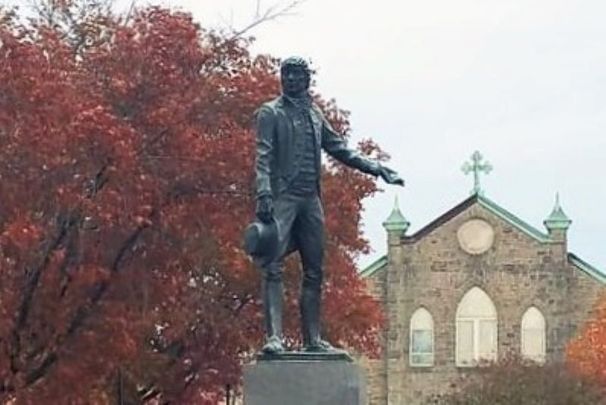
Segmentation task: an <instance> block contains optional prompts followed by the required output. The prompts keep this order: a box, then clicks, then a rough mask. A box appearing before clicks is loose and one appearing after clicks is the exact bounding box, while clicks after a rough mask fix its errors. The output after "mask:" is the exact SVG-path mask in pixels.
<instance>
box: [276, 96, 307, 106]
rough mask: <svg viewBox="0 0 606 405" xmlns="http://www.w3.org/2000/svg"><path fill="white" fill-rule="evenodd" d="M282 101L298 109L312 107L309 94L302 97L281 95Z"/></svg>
mask: <svg viewBox="0 0 606 405" xmlns="http://www.w3.org/2000/svg"><path fill="white" fill-rule="evenodd" d="M282 100H284V101H286V102H287V103H289V104H290V105H292V106H294V107H298V108H311V105H312V99H311V96H310V95H309V94H306V95H305V96H303V97H290V96H287V95H286V94H282Z"/></svg>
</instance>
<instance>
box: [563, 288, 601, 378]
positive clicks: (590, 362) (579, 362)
mask: <svg viewBox="0 0 606 405" xmlns="http://www.w3.org/2000/svg"><path fill="white" fill-rule="evenodd" d="M567 356H568V361H569V362H570V363H571V365H572V366H573V367H574V368H575V369H576V370H577V371H578V372H579V373H581V374H583V375H586V376H589V377H591V378H594V379H596V380H598V381H599V382H600V383H601V384H602V386H605V387H606V296H602V297H601V299H600V300H598V302H597V303H596V306H595V308H594V311H593V312H592V317H591V319H589V321H588V322H587V324H586V325H584V326H583V327H582V328H581V329H580V330H579V334H578V336H576V337H575V338H574V339H573V340H572V341H570V343H569V344H568V348H567Z"/></svg>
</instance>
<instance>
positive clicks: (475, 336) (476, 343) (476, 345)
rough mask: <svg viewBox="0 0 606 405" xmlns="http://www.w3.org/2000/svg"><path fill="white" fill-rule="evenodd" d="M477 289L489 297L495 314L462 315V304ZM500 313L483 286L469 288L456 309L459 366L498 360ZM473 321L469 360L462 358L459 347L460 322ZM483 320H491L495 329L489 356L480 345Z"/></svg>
mask: <svg viewBox="0 0 606 405" xmlns="http://www.w3.org/2000/svg"><path fill="white" fill-rule="evenodd" d="M474 289H477V290H478V291H479V292H481V293H482V294H483V295H484V296H485V297H486V298H487V299H488V302H490V304H491V309H492V311H491V312H493V315H490V316H485V315H477V316H469V315H463V316H461V315H460V312H461V304H462V303H463V302H464V301H465V300H466V299H467V298H468V296H469V294H470V293H471V292H472V291H473V290H474ZM498 319H499V317H498V313H497V310H496V306H495V305H494V301H493V300H492V299H491V298H490V296H489V295H488V294H487V293H486V292H485V291H484V290H482V289H481V288H479V287H472V288H471V289H469V290H468V291H467V292H466V293H465V294H464V295H463V297H462V298H461V300H460V301H459V304H458V305H457V311H456V315H455V364H456V366H457V367H465V368H468V367H478V366H479V365H481V363H482V362H483V361H486V362H494V361H497V360H498V352H499V322H498ZM464 322H465V323H471V325H472V326H471V329H472V330H471V334H472V341H471V349H472V353H471V360H470V361H469V362H467V361H466V360H463V359H461V356H460V353H459V348H460V347H461V344H460V328H461V326H460V324H461V323H464ZM483 322H490V323H491V324H492V331H493V342H492V345H491V353H490V355H489V356H486V355H484V354H483V353H481V350H480V347H481V344H480V337H481V336H480V334H481V326H480V325H481V324H482V323H483Z"/></svg>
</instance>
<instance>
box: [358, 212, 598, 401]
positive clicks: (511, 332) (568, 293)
mask: <svg viewBox="0 0 606 405" xmlns="http://www.w3.org/2000/svg"><path fill="white" fill-rule="evenodd" d="M472 218H479V219H483V220H484V221H486V222H488V223H489V224H491V225H492V227H493V229H494V234H495V235H494V244H493V247H492V248H491V249H490V250H488V251H487V252H486V253H484V254H481V255H477V256H473V255H469V254H467V253H465V252H464V251H463V250H462V249H461V248H460V246H459V243H458V241H457V238H456V233H457V229H458V228H459V226H461V225H462V224H463V223H464V222H465V221H467V220H469V219H472ZM369 282H370V284H369V285H370V288H371V292H373V294H375V295H376V296H377V297H378V298H380V299H382V301H383V302H384V305H385V311H386V315H387V318H388V329H387V331H386V337H385V342H384V343H385V350H384V355H385V359H383V360H377V361H366V362H365V363H366V366H367V370H368V375H369V398H370V404H373V405H374V404H377V405H379V404H380V405H383V404H390V405H392V404H393V405H399V404H406V405H412V404H418V403H421V400H422V398H423V397H425V396H427V395H430V394H431V393H435V392H443V391H445V390H447V389H449V387H451V384H452V383H453V382H454V381H455V380H456V379H457V376H459V375H461V374H464V373H469V372H471V373H473V372H474V370H473V369H469V368H461V367H457V366H456V365H455V316H456V310H457V305H458V303H459V301H460V300H461V298H462V297H463V296H464V294H465V293H466V292H467V291H469V290H470V289H471V288H472V287H474V286H477V287H479V288H481V289H482V290H484V291H485V292H486V293H487V294H488V295H489V296H490V298H491V299H492V301H493V303H494V305H495V307H496V310H497V315H498V356H499V357H501V356H504V355H505V354H506V353H508V352H511V353H516V354H519V353H520V340H521V336H520V323H521V318H522V315H523V314H524V312H525V311H526V310H527V309H528V308H529V307H530V306H536V307H537V308H538V309H539V310H540V311H541V312H542V313H543V315H544V316H545V320H546V325H547V342H546V348H547V358H548V361H549V360H558V359H561V358H562V357H563V353H564V348H565V345H566V342H567V341H568V339H569V338H570V336H571V335H572V334H573V333H574V331H575V330H576V329H578V327H579V325H580V324H581V323H582V322H583V321H584V320H585V319H586V318H587V316H588V314H589V312H590V310H591V308H592V306H593V303H594V302H595V297H596V296H597V294H598V291H599V290H600V289H601V288H602V285H601V284H600V283H599V282H597V281H596V280H594V279H593V278H591V277H590V276H588V275H586V274H585V273H583V272H581V271H580V270H578V269H577V268H576V267H574V266H573V265H571V264H569V263H568V258H567V249H566V242H565V240H563V241H560V242H557V243H553V242H550V243H544V242H540V241H538V240H537V239H535V238H533V237H531V236H529V235H527V234H526V233H524V232H522V231H520V230H519V229H518V228H517V227H514V226H512V225H511V224H509V223H508V222H505V221H503V220H502V219H501V218H499V217H496V216H495V215H494V214H493V213H491V212H490V211H488V210H487V209H485V208H484V207H482V206H481V205H479V204H473V205H472V206H471V207H469V208H467V209H466V210H464V211H462V212H461V213H459V214H458V215H455V216H454V217H453V218H451V219H449V220H447V221H446V222H445V223H443V224H441V225H440V226H438V227H437V228H435V229H433V230H432V231H431V232H429V233H428V234H426V235H424V236H423V237H422V238H420V239H418V240H416V239H414V238H411V239H404V240H402V241H401V240H400V238H399V237H397V235H389V237H388V264H387V266H386V267H385V268H384V269H381V270H379V271H377V272H376V273H375V274H374V275H372V276H371V279H370V280H369ZM421 306H422V307H425V308H426V309H427V310H428V311H429V312H430V313H431V314H432V316H433V319H434V357H435V359H434V366H433V367H423V368H420V367H409V359H408V345H409V328H408V323H409V320H410V317H411V315H412V313H413V312H414V311H415V310H416V309H418V308H419V307H421Z"/></svg>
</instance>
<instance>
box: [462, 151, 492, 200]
mask: <svg viewBox="0 0 606 405" xmlns="http://www.w3.org/2000/svg"><path fill="white" fill-rule="evenodd" d="M483 159H484V157H483V156H482V154H481V153H480V152H478V151H475V152H474V153H473V154H472V155H471V163H470V162H465V163H464V164H463V167H461V169H462V170H463V173H465V174H469V172H473V190H471V194H480V195H482V194H484V191H482V187H481V186H480V172H484V173H485V174H488V173H490V172H491V170H492V165H491V164H490V162H487V161H485V162H482V160H483Z"/></svg>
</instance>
